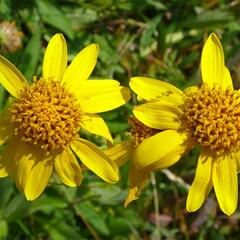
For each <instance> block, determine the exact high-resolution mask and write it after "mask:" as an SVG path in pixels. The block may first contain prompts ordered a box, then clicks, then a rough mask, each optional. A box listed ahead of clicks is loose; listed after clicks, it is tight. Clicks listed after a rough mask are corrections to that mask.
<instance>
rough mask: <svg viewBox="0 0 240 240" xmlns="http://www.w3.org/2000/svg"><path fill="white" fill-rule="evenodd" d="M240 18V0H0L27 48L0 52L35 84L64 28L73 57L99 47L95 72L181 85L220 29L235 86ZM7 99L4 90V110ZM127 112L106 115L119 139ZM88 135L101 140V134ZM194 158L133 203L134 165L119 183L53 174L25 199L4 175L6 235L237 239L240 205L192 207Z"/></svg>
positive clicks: (2, 224) (239, 81)
mask: <svg viewBox="0 0 240 240" xmlns="http://www.w3.org/2000/svg"><path fill="white" fill-rule="evenodd" d="M239 16H240V2H239V1H238V0H233V1H224V0H222V1H220V0H219V1H217V0H208V1H207V0H205V1H197V0H189V1H177V0H169V1H157V0H132V1H130V0H55V1H53V0H48V1H47V0H22V1H19V0H15V1H14V0H0V21H10V22H12V21H15V24H16V27H17V28H18V31H19V32H22V33H23V34H22V35H21V34H20V35H19V36H20V37H21V38H22V40H21V41H22V47H20V48H18V49H16V50H15V51H13V52H8V51H6V47H5V48H4V46H1V48H0V49H1V54H2V55H4V56H5V57H6V58H8V59H9V60H11V62H13V63H14V64H15V65H16V66H17V67H18V68H19V69H20V70H21V71H22V73H23V74H24V75H25V76H26V78H27V79H28V81H30V82H31V81H32V76H33V75H38V76H41V64H42V59H43V54H44V50H45V47H46V45H47V42H48V41H49V39H50V38H51V36H52V35H53V34H54V33H56V32H62V33H64V35H65V37H66V39H67V43H68V50H69V53H68V56H69V61H71V60H72V58H73V56H74V55H75V54H76V53H78V51H79V50H80V49H82V48H83V47H84V46H86V45H87V44H89V43H92V42H96V43H98V44H99V46H100V56H99V59H98V63H97V66H96V68H95V70H94V72H93V74H92V76H91V78H99V79H101V78H102V79H117V80H119V81H120V82H121V83H122V85H126V86H127V85H128V81H129V78H130V77H132V76H136V75H142V76H149V77H152V78H157V79H162V80H165V81H167V82H170V83H172V84H174V85H176V86H178V87H180V88H181V89H184V88H185V87H187V86H191V85H194V84H199V83H200V79H201V77H200V71H199V62H200V56H201V50H202V47H203V44H204V41H205V40H206V38H207V36H208V35H209V33H211V32H215V33H216V34H217V35H218V36H219V37H220V38H221V42H222V44H223V47H224V52H225V58H226V64H227V66H228V67H229V68H230V71H231V74H232V77H233V81H234V85H235V87H236V88H239V86H240V74H239V72H240V18H239ZM0 37H1V29H0ZM0 39H1V38H0ZM0 41H1V40H0ZM11 43H12V41H9V42H7V44H11ZM0 44H1V45H2V44H3V41H2V42H0ZM7 98H8V94H7V93H6V92H5V91H4V90H3V89H2V88H0V107H1V109H2V108H3V107H4V106H5V104H6V100H7ZM133 99H135V98H134V97H133ZM131 109H132V101H131V102H130V103H128V104H127V105H126V106H123V107H121V108H119V109H117V110H114V111H111V112H108V113H104V114H102V116H103V117H104V119H105V120H106V121H107V124H108V126H109V128H110V130H111V132H112V134H113V137H114V139H115V142H119V141H121V140H122V139H126V138H127V135H126V133H125V132H126V131H127V130H128V128H129V126H128V123H127V117H128V115H130V114H131ZM85 137H86V138H89V139H90V140H92V141H94V142H95V143H96V144H98V145H99V146H104V145H105V141H104V139H102V138H100V137H97V136H88V135H85ZM159 144H161V143H159ZM197 156H198V150H194V151H192V152H190V153H189V154H188V156H186V157H184V159H183V160H181V161H180V162H179V163H177V164H176V165H175V166H173V167H171V168H170V171H161V172H160V171H159V172H156V173H155V175H154V174H152V175H151V180H150V181H149V182H148V183H147V185H146V187H145V189H144V191H143V193H142V195H141V197H140V199H139V200H138V201H135V202H133V203H131V204H130V205H129V207H128V208H127V209H125V208H124V207H123V202H124V199H125V198H126V195H127V191H128V183H127V179H128V169H129V163H128V164H126V165H125V166H124V167H122V168H121V181H120V182H119V183H118V184H115V185H108V184H106V183H104V182H103V181H101V180H100V179H99V178H97V177H96V176H95V175H94V174H91V173H89V172H85V173H84V181H83V183H82V185H81V186H80V187H78V188H70V187H66V186H64V185H62V184H60V182H59V181H58V179H57V178H55V177H54V176H53V178H52V179H51V181H50V183H49V185H48V187H47V188H46V190H45V192H44V193H43V194H42V195H41V196H40V197H39V198H38V199H37V200H36V201H34V202H27V201H26V200H25V198H24V196H23V195H22V194H21V193H19V192H18V191H17V190H16V188H15V185H14V183H13V182H12V181H11V180H9V179H0V239H31V240H35V239H37V240H41V239H52V240H63V239H114V240H122V239H130V240H135V239H153V240H155V239H206V238H209V239H220V240H221V239H238V238H239V218H240V215H239V211H237V213H236V214H234V215H233V216H231V217H227V216H225V215H224V214H223V213H222V212H221V211H220V210H219V208H218V204H217V202H216V200H215V196H214V194H210V196H209V198H208V199H207V201H206V202H205V204H204V206H203V207H202V208H201V209H200V210H199V211H197V212H195V213H191V214H190V213H187V211H186V209H185V202H186V196H187V192H188V187H189V184H191V182H192V180H193V177H194V172H195V166H196V159H197ZM177 176H180V177H181V178H178V177H177ZM158 211H159V213H158Z"/></svg>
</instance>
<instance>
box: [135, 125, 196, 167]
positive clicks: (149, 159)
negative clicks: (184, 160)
mask: <svg viewBox="0 0 240 240" xmlns="http://www.w3.org/2000/svg"><path fill="white" fill-rule="evenodd" d="M193 144H194V143H193V142H192V141H191V139H189V137H188V135H187V134H185V133H179V132H178V131H176V130H165V131H163V132H160V133H157V134H155V135H154V136H152V137H150V138H147V139H146V140H144V141H143V142H142V143H141V144H140V145H139V146H138V147H137V148H136V150H135V151H134V155H133V157H134V163H135V166H136V167H137V168H145V169H147V170H149V171H150V170H156V169H162V168H167V167H169V166H171V165H173V164H174V163H176V162H177V161H178V160H179V159H180V158H181V157H182V156H183V154H184V153H186V152H187V151H188V150H189V149H191V148H192V146H193Z"/></svg>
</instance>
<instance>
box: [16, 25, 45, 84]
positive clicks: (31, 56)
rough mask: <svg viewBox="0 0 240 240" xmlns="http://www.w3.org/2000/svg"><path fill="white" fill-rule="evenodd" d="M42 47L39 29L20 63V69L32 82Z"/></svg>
mask: <svg viewBox="0 0 240 240" xmlns="http://www.w3.org/2000/svg"><path fill="white" fill-rule="evenodd" d="M40 49H41V31H40V29H37V30H36V32H35V33H34V35H33V36H32V38H31V39H30V41H29V43H28V45H27V47H26V48H25V50H24V52H23V54H22V57H21V59H20V63H19V66H18V67H19V69H20V70H21V72H22V73H23V75H24V76H25V78H26V79H27V80H28V81H29V82H30V83H31V82H32V78H33V75H34V72H35V69H36V66H37V62H38V58H39V54H40Z"/></svg>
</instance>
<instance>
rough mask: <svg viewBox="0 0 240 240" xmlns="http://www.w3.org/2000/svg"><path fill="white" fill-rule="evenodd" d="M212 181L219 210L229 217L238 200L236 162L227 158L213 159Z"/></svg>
mask: <svg viewBox="0 0 240 240" xmlns="http://www.w3.org/2000/svg"><path fill="white" fill-rule="evenodd" d="M212 180H213V186H214V190H215V193H216V197H217V200H218V203H219V205H220V208H221V210H222V211H223V212H224V213H225V214H227V215H231V214H232V213H234V212H235V210H236V207H237V200H238V180H237V169H236V162H235V161H233V159H231V158H230V157H228V156H225V157H224V156H223V157H219V158H218V159H215V161H214V162H213V170H212Z"/></svg>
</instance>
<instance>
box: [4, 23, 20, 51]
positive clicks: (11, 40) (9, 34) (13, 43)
mask: <svg viewBox="0 0 240 240" xmlns="http://www.w3.org/2000/svg"><path fill="white" fill-rule="evenodd" d="M22 37H23V33H22V32H20V31H18V29H17V27H16V23H15V22H14V21H13V22H8V21H3V22H0V50H1V51H2V52H14V51H16V50H17V49H19V48H21V47H22Z"/></svg>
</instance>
